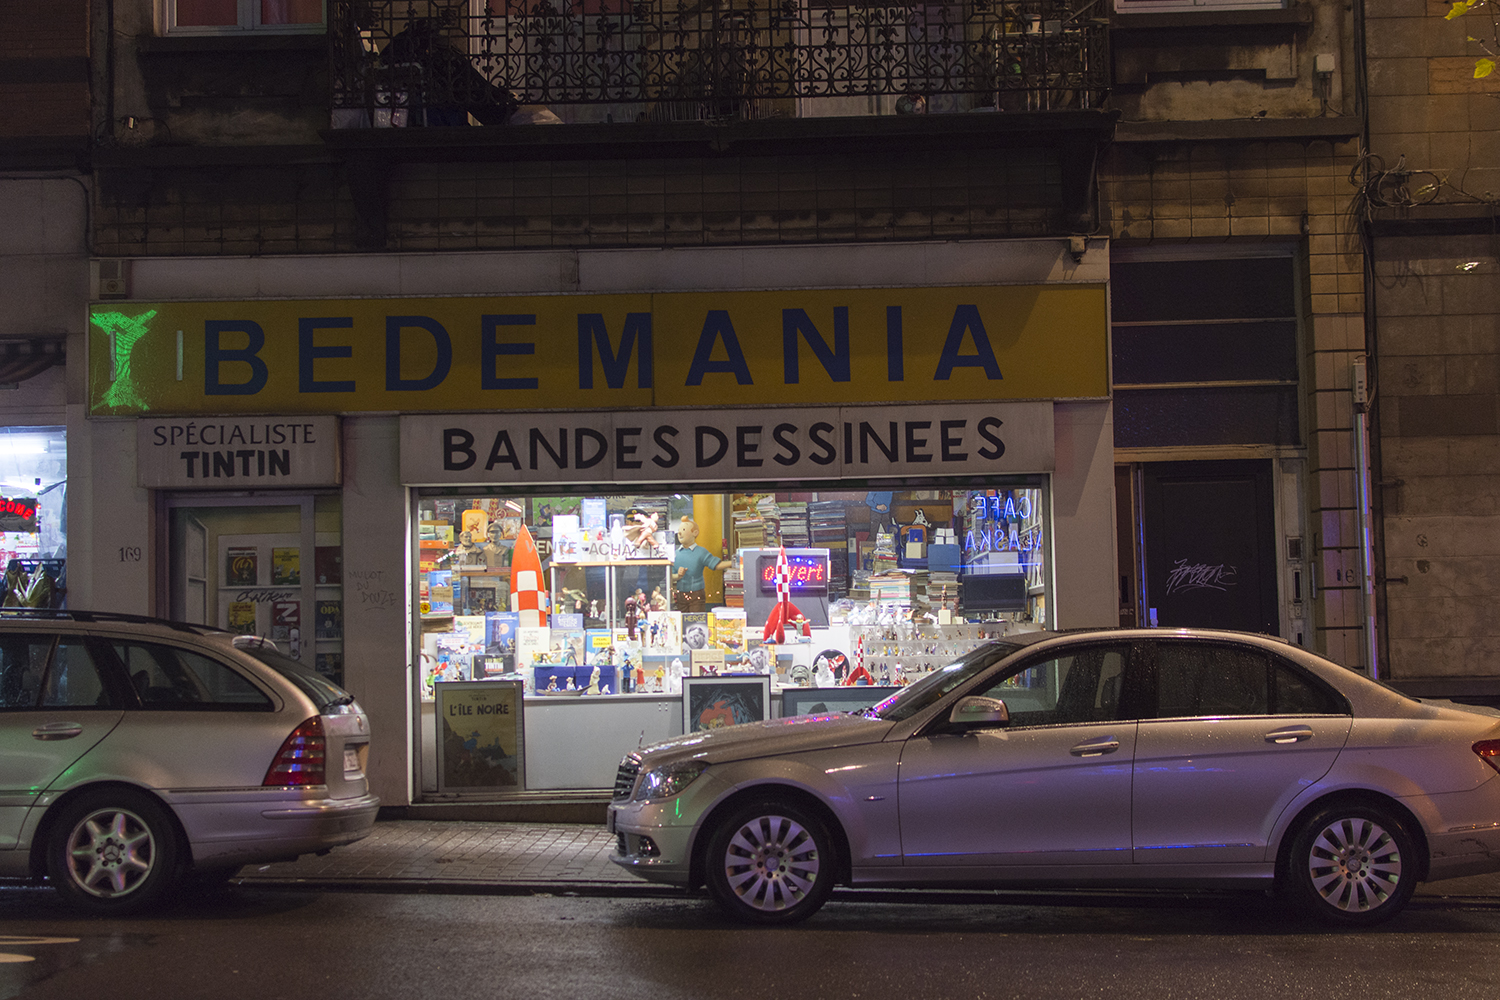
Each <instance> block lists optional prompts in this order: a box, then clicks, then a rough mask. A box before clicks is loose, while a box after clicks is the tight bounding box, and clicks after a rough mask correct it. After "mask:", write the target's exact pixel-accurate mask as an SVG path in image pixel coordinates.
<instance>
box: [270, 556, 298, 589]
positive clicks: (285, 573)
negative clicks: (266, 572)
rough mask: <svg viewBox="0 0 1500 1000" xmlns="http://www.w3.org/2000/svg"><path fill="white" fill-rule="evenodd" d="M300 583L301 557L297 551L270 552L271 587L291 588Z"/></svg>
mask: <svg viewBox="0 0 1500 1000" xmlns="http://www.w3.org/2000/svg"><path fill="white" fill-rule="evenodd" d="M301 582H302V556H301V553H300V552H299V551H298V550H297V549H272V550H271V585H272V586H273V587H293V586H296V585H297V584H300V583H301Z"/></svg>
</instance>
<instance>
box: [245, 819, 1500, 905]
mask: <svg viewBox="0 0 1500 1000" xmlns="http://www.w3.org/2000/svg"><path fill="white" fill-rule="evenodd" d="M613 847H614V837H612V836H611V835H610V834H608V833H606V832H605V830H604V827H603V826H602V825H599V824H593V823H588V824H581V823H525V822H480V821H474V820H438V819H386V820H381V821H379V822H378V823H376V824H375V829H374V831H373V832H372V833H371V834H370V835H369V836H368V837H366V838H365V839H364V840H361V841H357V842H356V843H353V844H348V845H345V846H344V847H338V848H334V850H333V851H332V852H330V853H329V854H327V855H324V856H323V857H317V856H316V855H307V856H306V857H303V858H299V859H298V860H296V861H286V862H282V863H280V864H269V865H247V866H246V867H245V868H242V869H241V870H240V872H239V874H238V875H237V876H236V879H235V880H236V881H238V882H240V883H242V884H245V885H256V884H262V885H277V886H306V887H308V888H326V889H333V888H339V889H385V890H393V891H397V892H400V891H412V892H448V893H469V892H472V893H486V892H488V893H499V894H505V893H528V892H531V893H536V892H553V893H564V892H572V893H577V894H580V895H593V896H653V895H657V896H659V895H680V894H681V890H677V889H673V888H671V887H668V886H661V885H655V884H652V883H650V882H646V881H643V880H642V879H640V878H637V877H636V876H634V875H631V874H629V873H627V872H626V871H625V870H624V869H621V868H618V867H616V866H615V865H613V864H611V863H610V861H609V854H610V851H611V849H612V848H613ZM929 891H931V890H929ZM959 891H962V890H959ZM849 892H854V893H858V894H860V895H869V896H871V897H872V898H873V896H874V895H877V894H879V893H878V891H877V890H868V889H859V890H843V892H842V893H841V894H843V893H849ZM880 895H883V894H880ZM1417 896H1418V898H1424V897H1437V898H1438V899H1441V900H1444V901H1445V904H1452V905H1456V906H1479V907H1483V908H1486V909H1488V908H1491V907H1500V873H1497V874H1490V875H1475V876H1472V877H1469V878H1458V879H1448V880H1446V881H1442V882H1431V883H1423V884H1422V885H1419V886H1418V887H1417ZM892 898H906V899H911V898H913V897H912V896H911V895H910V891H909V890H908V891H906V892H905V893H903V894H901V895H899V896H894V897H892ZM1445 904H1439V905H1445Z"/></svg>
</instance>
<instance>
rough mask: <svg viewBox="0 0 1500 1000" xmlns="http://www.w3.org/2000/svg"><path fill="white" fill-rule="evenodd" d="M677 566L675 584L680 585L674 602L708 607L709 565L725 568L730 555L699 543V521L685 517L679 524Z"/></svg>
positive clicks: (693, 608)
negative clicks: (705, 573) (718, 553)
mask: <svg viewBox="0 0 1500 1000" xmlns="http://www.w3.org/2000/svg"><path fill="white" fill-rule="evenodd" d="M672 565H673V566H674V567H675V568H676V573H675V574H674V576H673V578H672V579H673V584H674V586H675V588H676V592H675V594H674V599H673V604H674V605H675V607H676V609H677V610H678V611H707V610H708V599H707V593H708V589H707V587H708V585H707V584H706V583H705V582H704V580H703V571H704V570H706V569H714V570H719V569H724V568H726V567H727V566H728V565H729V560H728V559H721V558H720V557H719V556H716V555H714V554H713V553H712V552H710V551H708V550H707V549H705V548H704V547H703V546H701V545H699V544H698V523H697V522H696V521H694V520H693V519H692V518H690V517H684V518H683V519H682V523H681V524H679V525H678V526H677V555H676V556H675V557H674V558H673V560H672Z"/></svg>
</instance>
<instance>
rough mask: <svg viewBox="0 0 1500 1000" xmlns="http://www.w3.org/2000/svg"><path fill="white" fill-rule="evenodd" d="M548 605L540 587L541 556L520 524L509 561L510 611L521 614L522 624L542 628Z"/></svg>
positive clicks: (544, 591) (543, 588) (545, 593)
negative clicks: (519, 530) (519, 531)
mask: <svg viewBox="0 0 1500 1000" xmlns="http://www.w3.org/2000/svg"><path fill="white" fill-rule="evenodd" d="M547 603H548V602H547V590H546V588H545V587H543V586H542V557H541V555H540V554H539V553H538V552H537V550H536V541H535V540H533V539H532V537H531V532H530V531H528V530H527V528H526V525H524V524H523V525H521V533H520V535H518V536H516V547H515V551H514V553H513V554H512V555H511V560H510V609H511V610H512V611H515V612H518V613H519V614H520V616H521V622H520V623H521V624H522V625H545V624H547Z"/></svg>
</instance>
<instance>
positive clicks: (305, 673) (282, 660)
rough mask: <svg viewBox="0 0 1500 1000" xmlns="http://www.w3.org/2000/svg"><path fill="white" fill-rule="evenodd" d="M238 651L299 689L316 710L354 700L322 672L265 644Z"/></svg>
mask: <svg viewBox="0 0 1500 1000" xmlns="http://www.w3.org/2000/svg"><path fill="white" fill-rule="evenodd" d="M240 652H242V653H248V654H249V655H251V656H253V657H255V658H256V659H257V660H259V661H260V662H261V663H264V664H265V665H266V666H268V667H270V668H271V669H272V670H274V671H276V672H277V673H278V674H280V675H281V676H283V677H285V678H286V679H287V680H289V681H291V682H292V683H293V684H295V685H297V687H298V688H300V689H301V691H302V693H303V694H305V695H307V697H308V698H310V699H311V700H312V703H313V704H314V705H316V706H317V707H318V711H320V712H324V711H327V710H328V709H329V708H333V707H336V706H339V705H348V704H351V703H352V702H353V701H354V696H353V695H351V694H350V693H349V692H347V691H345V690H344V689H343V688H341V687H339V686H338V685H337V684H335V683H333V681H331V680H329V679H328V678H326V677H324V676H323V675H322V674H320V673H317V672H315V671H312V670H308V669H307V667H305V666H303V665H302V664H301V663H300V662H298V661H297V660H294V659H292V658H291V657H289V656H284V655H282V654H281V653H279V652H277V651H276V650H275V649H274V648H269V647H266V646H254V645H245V646H241V647H240Z"/></svg>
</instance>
